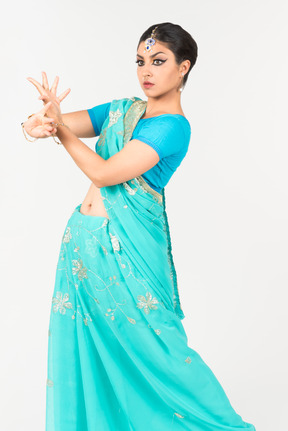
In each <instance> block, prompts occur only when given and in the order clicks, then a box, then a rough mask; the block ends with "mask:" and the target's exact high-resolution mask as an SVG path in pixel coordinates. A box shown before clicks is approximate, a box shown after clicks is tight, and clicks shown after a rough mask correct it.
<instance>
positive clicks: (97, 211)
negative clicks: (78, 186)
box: [80, 183, 109, 218]
mask: <svg viewBox="0 0 288 431" xmlns="http://www.w3.org/2000/svg"><path fill="white" fill-rule="evenodd" d="M80 212H81V213H82V214H85V215H91V216H101V217H107V218H109V216H108V214H107V211H106V209H105V206H104V203H103V199H102V195H101V192H100V188H99V187H97V186H95V184H94V183H91V186H90V187H89V190H88V192H87V195H86V196H85V199H84V201H83V202H82V205H81V207H80Z"/></svg>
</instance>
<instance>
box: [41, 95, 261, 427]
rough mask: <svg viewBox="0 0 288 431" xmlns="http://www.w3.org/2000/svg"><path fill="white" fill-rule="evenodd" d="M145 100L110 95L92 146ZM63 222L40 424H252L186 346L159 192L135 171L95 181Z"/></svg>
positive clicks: (102, 147)
mask: <svg viewBox="0 0 288 431" xmlns="http://www.w3.org/2000/svg"><path fill="white" fill-rule="evenodd" d="M145 109H146V102H144V101H142V100H141V99H139V98H136V97H135V98H131V99H121V100H114V101H113V102H112V104H111V108H110V112H109V117H108V118H107V119H106V120H105V123H104V124H103V127H102V131H101V134H100V137H99V140H98V143H97V153H98V154H99V155H100V156H101V157H103V158H104V159H105V160H107V159H108V158H109V157H111V156H112V155H113V154H116V153H117V152H118V151H120V150H121V149H122V148H123V146H124V145H125V144H126V143H127V142H128V141H129V140H130V139H131V136H132V133H133V130H134V128H135V126H136V124H137V122H138V120H139V119H140V118H141V116H142V115H143V113H144V111H145ZM100 192H101V196H102V199H103V203H104V206H105V208H106V211H107V214H108V217H109V218H107V217H100V216H89V215H84V214H82V213H81V212H80V207H81V204H79V205H77V206H76V208H75V209H74V211H73V212H72V215H71V216H70V218H69V220H68V222H67V225H66V227H65V230H64V233H63V237H62V241H61V246H60V253H59V259H58V264H57V269H56V277H55V286H54V292H53V295H52V303H51V314H50V323H49V331H48V335H49V337H48V367H47V372H48V375H47V387H46V431H96V430H97V431H130V430H131V431H132V430H133V431H146V429H147V427H149V430H150V431H160V430H169V431H170V430H171V431H176V430H177V431H180V430H191V431H192V430H193V431H216V430H223V431H224V430H225V431H236V430H237V431H242V430H246V431H255V427H254V426H253V425H252V424H250V423H248V422H244V421H243V420H242V418H241V416H239V415H238V414H237V413H236V411H235V410H234V409H233V407H232V405H231V404H230V402H229V400H228V398H227V395H226V393H225V392H224V390H223V388H222V386H221V385H220V383H219V382H218V380H217V378H216V377H215V375H214V374H213V372H212V371H211V369H210V368H209V367H208V365H207V364H206V363H205V362H204V361H203V360H202V358H201V357H200V355H199V354H198V353H197V352H196V351H195V350H193V349H192V348H191V347H189V346H188V344H187V341H188V340H187V335H186V333H185V330H184V327H183V325H182V322H181V320H182V319H183V318H184V317H185V316H184V313H183V310H182V307H181V303H180V297H179V290H178V285H177V276H176V270H175V266H174V262H173V257H172V248H171V239H170V233H169V224H168V218H167V213H166V209H165V193H164V189H163V190H162V192H161V193H158V192H157V191H155V190H154V189H152V188H151V187H150V186H149V185H148V184H147V183H146V182H145V180H144V179H143V177H142V176H139V177H136V178H134V179H131V180H129V181H126V182H124V183H121V184H117V185H113V186H107V187H102V188H101V189H100Z"/></svg>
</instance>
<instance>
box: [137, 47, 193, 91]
mask: <svg viewBox="0 0 288 431" xmlns="http://www.w3.org/2000/svg"><path fill="white" fill-rule="evenodd" d="M144 49H145V42H144V41H143V42H141V43H140V44H139V47H138V50H137V55H136V61H137V63H138V66H137V75H138V79H139V83H140V85H141V88H142V89H143V91H144V93H145V94H146V96H148V97H159V96H163V95H167V94H168V93H173V92H174V93H177V92H178V91H179V87H180V84H181V83H182V79H183V76H182V75H181V73H182V72H183V73H185V71H187V68H186V66H187V64H186V62H185V63H184V62H183V63H181V65H178V64H177V63H176V60H175V55H174V53H173V52H172V51H171V50H170V49H168V48H167V47H166V46H165V45H164V44H162V43H161V42H157V41H156V42H155V45H153V46H152V53H151V52H145V53H144ZM188 62H189V60H188ZM185 64H186V66H185ZM145 82H150V83H151V84H153V85H151V86H148V85H147V86H145V85H144V84H145Z"/></svg>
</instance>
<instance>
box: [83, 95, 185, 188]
mask: <svg viewBox="0 0 288 431" xmlns="http://www.w3.org/2000/svg"><path fill="white" fill-rule="evenodd" d="M110 105H111V103H110V102H109V103H103V104H101V105H97V106H94V107H93V108H90V109H88V110H87V111H88V114H89V116H90V119H91V122H92V125H93V128H94V131H95V134H96V136H99V135H100V133H101V128H102V125H103V123H104V121H105V119H106V117H107V116H108V115H109V109H110ZM190 137H191V127H190V123H189V121H188V120H187V118H185V117H184V116H183V115H180V114H162V115H159V116H156V117H151V118H142V119H140V120H139V121H138V123H137V125H136V127H135V129H134V131H133V134H132V137H131V139H138V140H139V141H142V142H144V143H146V144H147V145H149V146H151V147H152V148H154V150H155V151H156V152H157V154H158V156H159V159H160V160H159V162H158V163H157V164H156V165H155V166H153V167H152V168H151V169H149V170H148V171H147V172H145V173H143V174H142V177H143V178H144V180H145V181H146V182H147V183H148V184H149V185H150V187H152V188H153V189H154V190H156V191H158V192H160V191H161V189H162V188H163V187H165V186H166V185H167V183H168V182H169V180H170V178H171V176H172V175H173V173H174V172H175V171H176V169H177V168H178V167H179V166H180V164H181V162H182V160H183V159H184V157H185V155H186V153H187V151H188V147H189V143H190ZM96 146H97V143H96Z"/></svg>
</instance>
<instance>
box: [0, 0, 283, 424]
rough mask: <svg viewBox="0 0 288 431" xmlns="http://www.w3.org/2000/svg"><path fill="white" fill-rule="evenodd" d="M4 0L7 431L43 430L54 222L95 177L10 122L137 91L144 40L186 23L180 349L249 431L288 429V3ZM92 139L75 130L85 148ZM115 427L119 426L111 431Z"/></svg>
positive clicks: (175, 193)
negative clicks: (207, 373) (189, 352)
mask: <svg viewBox="0 0 288 431" xmlns="http://www.w3.org/2000/svg"><path fill="white" fill-rule="evenodd" d="M5 10H6V12H3V10H2V12H1V14H2V22H1V71H0V72H1V80H0V91H1V117H0V118H1V165H0V166H1V201H0V203H1V225H0V229H1V232H0V233H1V260H0V261H1V368H0V373H1V403H0V406H1V424H0V425H1V426H0V427H1V430H3V431H12V430H13V431H14V430H15V431H16V430H17V431H18V430H20V429H21V431H26V430H27V431H28V430H29V431H34V430H35V431H40V430H44V427H45V394H46V361H47V346H48V325H49V314H50V307H51V298H52V292H53V288H54V277H55V272H56V264H57V260H58V253H59V249H60V241H61V237H62V234H63V230H64V227H65V225H66V222H67V220H68V217H70V215H71V213H72V210H73V209H74V208H75V206H76V205H77V204H78V203H80V202H82V200H83V199H84V197H85V195H86V192H87V190H88V187H89V185H90V180H89V179H88V178H87V177H86V176H85V174H84V173H83V172H82V171H81V170H80V169H79V168H78V167H77V165H76V164H75V163H74V162H73V159H72V158H71V157H70V156H69V154H68V153H67V152H66V151H65V149H64V147H62V146H58V145H57V144H56V143H55V142H54V141H53V140H52V138H49V139H45V140H39V141H36V142H35V143H29V142H27V141H26V140H25V138H24V136H23V134H22V130H21V126H20V123H21V121H25V119H26V118H27V116H28V115H29V114H31V113H33V112H37V111H38V110H40V109H41V108H42V106H43V104H42V102H40V101H39V100H37V98H38V91H37V90H36V89H35V87H34V86H33V85H32V84H31V83H30V82H29V81H28V80H27V79H26V77H28V76H31V77H33V78H35V79H37V80H38V81H41V71H42V70H44V71H46V73H47V75H48V79H49V84H52V82H53V80H54V78H55V76H56V75H59V77H60V82H59V94H60V92H62V91H64V90H66V89H67V88H69V87H70V88H71V93H70V94H69V95H68V96H67V98H66V99H65V100H64V101H63V103H62V112H70V111H76V110H80V109H87V108H91V107H93V106H95V105H98V104H100V103H105V102H109V101H111V100H112V99H117V98H122V97H132V96H138V97H141V98H143V99H145V95H144V94H143V93H142V91H141V88H140V86H139V84H138V80H137V76H136V67H137V66H136V64H135V59H136V48H137V43H138V40H139V37H140V36H141V34H142V33H143V32H144V31H145V30H146V28H148V27H149V26H150V25H153V24H157V23H159V22H165V21H170V22H172V23H177V24H180V25H181V26H182V27H183V28H184V29H186V30H187V31H188V32H189V33H190V34H191V35H192V36H193V37H194V39H195V40H196V42H197V44H198V48H199V57H198V60H197V63H196V65H195V66H194V68H193V69H192V71H191V73H190V76H189V79H188V82H187V85H186V88H185V90H184V92H183V95H182V107H183V110H184V113H185V115H186V117H187V118H188V119H189V121H190V124H191V128H192V136H191V142H190V147H189V151H188V153H187V156H186V158H185V159H184V161H183V162H182V165H181V166H180V167H179V168H178V170H177V171H176V173H175V174H174V176H173V177H172V179H171V181H170V183H169V184H168V186H167V187H166V199H167V213H168V220H169V223H170V230H171V237H172V252H173V256H174V261H175V265H176V270H177V274H178V282H179V289H180V298H181V301H182V307H183V310H184V313H185V315H186V318H185V319H184V320H183V321H182V322H183V325H184V327H185V329H186V331H187V335H188V339H189V346H190V347H192V348H193V349H195V350H196V351H197V352H198V353H199V354H200V355H201V356H202V358H203V359H204V360H205V362H206V363H207V364H208V365H209V366H210V367H211V369H212V370H213V372H214V373H215V375H216V376H217V378H218V379H219V381H220V382H221V384H222V385H223V388H224V389H225V391H226V393H227V395H228V397H229V399H230V401H231V403H232V405H233V406H234V408H235V409H236V411H237V412H238V413H239V414H240V415H241V416H242V418H243V419H244V420H246V421H247V422H251V423H253V424H254V425H255V427H256V429H257V431H287V430H288V425H287V403H288V397H287V383H288V382H287V380H288V379H287V363H288V354H287V299H288V298H287V287H288V284H287V279H288V270H287V258H288V247H287V246H288V228H287V216H288V206H287V197H288V190H287V180H288V178H287V177H288V174H287V162H288V151H287V142H288V140H287V134H288V133H287V99H288V88H287V76H288V62H287V42H288V31H287V12H288V7H287V3H286V2H285V1H284V0H283V1H281V0H276V1H272V0H271V1H267V0H241V1H231V0H217V1H214V0H209V1H203V0H201V1H200V0H198V1H194V0H187V1H185V0H178V1H177V2H175V1H174V0H173V1H172V0H165V1H162V0H161V1H154V2H143V1H141V2H139V1H135V0H134V1H132V0H131V1H122V2H119V1H116V0H109V1H107V2H95V1H88V0H82V1H81V2H79V1H77V2H76V1H75V0H69V1H66V0H65V1H60V2H59V1H55V0H50V1H47V2H39V1H32V0H26V1H25V2H22V3H20V2H18V4H16V3H15V2H6V3H5ZM96 140H97V138H95V139H87V140H84V142H85V143H86V144H87V145H89V146H90V147H91V148H94V145H95V142H96ZM115 431H116V430H115Z"/></svg>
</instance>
